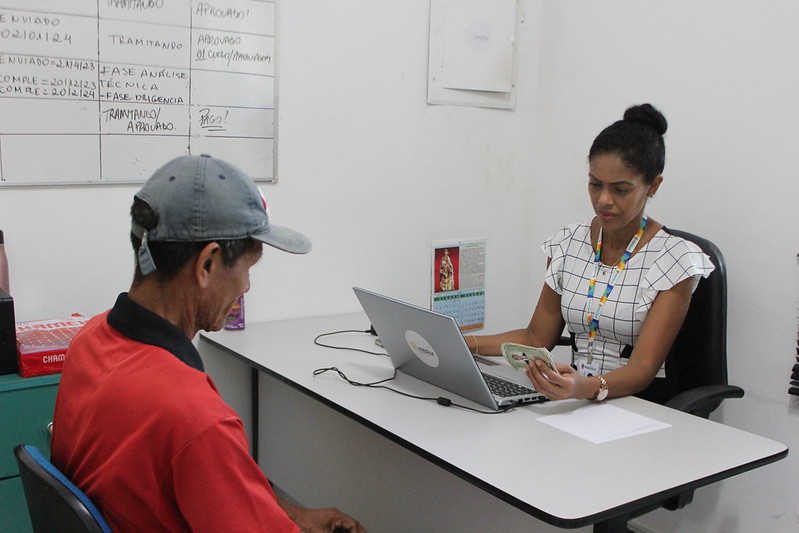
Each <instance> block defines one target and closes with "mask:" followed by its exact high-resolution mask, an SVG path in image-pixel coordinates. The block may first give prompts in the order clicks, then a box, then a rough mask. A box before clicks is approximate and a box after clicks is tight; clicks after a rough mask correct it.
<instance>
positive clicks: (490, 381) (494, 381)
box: [483, 374, 535, 398]
mask: <svg viewBox="0 0 799 533" xmlns="http://www.w3.org/2000/svg"><path fill="white" fill-rule="evenodd" d="M483 377H484V378H485V380H486V384H487V385H488V389H489V390H490V391H491V392H492V393H493V394H494V395H495V396H499V397H500V398H510V397H513V396H524V395H527V394H535V390H533V389H531V388H530V387H524V386H522V385H517V384H516V383H513V382H511V381H506V380H504V379H501V378H498V377H496V376H491V375H489V374H483Z"/></svg>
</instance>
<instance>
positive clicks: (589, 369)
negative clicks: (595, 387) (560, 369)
mask: <svg viewBox="0 0 799 533" xmlns="http://www.w3.org/2000/svg"><path fill="white" fill-rule="evenodd" d="M577 373H579V374H580V375H581V376H585V377H590V376H598V375H599V374H600V372H599V366H597V364H596V362H594V361H592V362H590V363H588V362H586V361H583V362H581V363H580V364H579V365H577Z"/></svg>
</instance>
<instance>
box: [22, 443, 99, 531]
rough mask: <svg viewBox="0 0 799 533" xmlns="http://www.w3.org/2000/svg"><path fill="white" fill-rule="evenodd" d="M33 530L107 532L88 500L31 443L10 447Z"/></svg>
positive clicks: (93, 506) (95, 508) (92, 504)
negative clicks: (15, 459)
mask: <svg viewBox="0 0 799 533" xmlns="http://www.w3.org/2000/svg"><path fill="white" fill-rule="evenodd" d="M14 455H15V456H16V458H17V465H18V466H19V473H20V477H21V479H22V487H23V489H24V490H25V500H26V501H27V503H28V512H29V513H30V517H31V523H32V524H33V531H34V533H52V532H54V531H58V532H59V533H111V528H110V527H108V523H107V522H106V521H105V518H103V515H102V514H101V513H100V511H99V510H98V509H97V507H96V506H95V505H94V503H92V501H91V500H90V499H89V498H88V496H86V494H84V493H83V491H81V490H80V489H79V488H78V487H76V486H75V484H74V483H72V482H71V481H70V480H69V479H67V477H66V476H65V475H64V474H63V473H61V472H60V471H59V470H58V469H57V468H56V467H55V466H53V464H52V463H51V462H50V461H48V460H47V458H45V457H44V455H42V452H41V451H40V450H39V449H38V448H37V447H36V446H31V445H24V444H20V445H19V446H17V447H16V448H14Z"/></svg>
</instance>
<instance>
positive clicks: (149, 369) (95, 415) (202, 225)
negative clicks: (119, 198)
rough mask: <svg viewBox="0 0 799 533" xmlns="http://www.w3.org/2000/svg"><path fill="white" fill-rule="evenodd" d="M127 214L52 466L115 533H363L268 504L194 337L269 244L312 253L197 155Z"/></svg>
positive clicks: (215, 322) (57, 419)
mask: <svg viewBox="0 0 799 533" xmlns="http://www.w3.org/2000/svg"><path fill="white" fill-rule="evenodd" d="M131 216H132V221H133V222H132V230H131V241H132V243H133V248H134V250H135V254H136V272H135V274H134V279H133V283H132V285H131V287H130V290H129V292H127V293H122V294H120V295H119V297H118V298H117V301H116V303H115V305H114V307H113V308H112V309H110V310H109V311H107V312H105V313H103V314H101V315H99V316H96V317H94V318H93V319H92V320H91V321H89V323H88V324H87V325H86V326H85V327H84V328H83V329H81V331H80V332H79V333H78V334H77V335H76V336H75V338H74V339H73V341H72V343H71V345H70V348H69V351H68V353H67V356H66V360H65V363H64V369H63V372H62V376H61V384H60V386H59V389H58V398H57V400H56V407H55V415H54V421H53V438H52V445H51V448H52V460H53V463H54V464H55V465H56V466H57V467H58V468H60V469H61V470H62V471H63V472H64V473H65V474H66V475H67V476H68V477H69V478H70V479H72V481H73V482H74V483H75V484H76V485H78V486H79V487H80V488H81V489H83V490H84V491H85V492H86V493H87V494H88V496H89V497H90V498H92V499H93V500H94V501H95V503H97V504H98V506H99V507H100V508H101V510H102V512H103V514H104V515H105V517H106V519H107V520H108V522H109V524H110V525H111V527H112V529H113V530H114V531H116V532H125V531H130V532H136V533H139V532H144V531H146V532H159V531H164V532H167V531H168V532H182V531H186V532H188V531H195V532H202V531H207V532H225V533H230V532H247V533H251V532H258V531H264V532H297V531H309V532H310V531H314V532H316V531H325V532H334V531H335V532H337V531H349V532H352V533H363V532H364V530H363V528H362V527H361V526H360V524H358V522H357V521H356V520H354V519H353V518H351V517H349V516H347V515H345V514H343V513H341V512H340V511H338V510H336V509H305V508H301V507H297V506H294V505H291V504H289V503H288V502H285V501H283V500H281V499H279V498H277V497H276V496H275V494H274V492H273V491H272V487H271V486H270V484H269V482H268V481H267V479H266V477H265V476H264V475H263V473H262V472H261V470H260V468H259V467H258V465H257V464H256V463H255V462H254V461H253V460H252V458H251V457H250V455H249V446H248V443H247V437H246V435H245V432H244V427H243V425H242V422H241V420H240V419H239V418H238V416H237V415H236V413H235V412H234V411H233V410H232V409H231V408H230V407H229V406H228V405H226V404H225V403H224V402H223V401H222V399H221V397H220V396H219V393H218V392H217V390H216V388H215V386H214V384H213V382H212V381H211V378H210V377H208V375H206V374H205V372H204V369H203V363H202V360H201V359H200V355H199V353H198V352H197V350H196V348H195V346H194V344H193V343H192V341H191V339H193V338H194V337H195V335H196V334H197V332H199V331H200V330H205V331H215V330H219V329H221V328H222V327H223V325H224V323H225V317H226V316H227V314H228V312H229V311H230V308H231V307H232V305H233V303H234V302H235V301H236V300H237V299H238V297H239V296H241V295H242V294H243V293H245V292H247V291H248V290H249V288H250V281H249V269H250V267H252V266H253V265H254V264H255V263H256V262H257V261H258V260H259V259H260V257H261V253H262V246H263V244H264V243H265V244H268V245H270V246H273V247H276V248H279V249H281V250H285V251H288V252H292V253H306V252H308V251H310V249H311V243H310V242H309V241H308V240H307V239H306V238H305V237H304V236H303V235H301V234H299V233H297V232H295V231H292V230H289V229H287V228H282V227H279V226H275V225H273V224H270V223H269V216H268V213H267V209H266V202H265V201H264V200H263V197H262V196H261V194H260V192H259V190H258V188H257V187H256V186H255V184H254V183H253V182H252V180H250V178H248V177H247V176H246V175H245V174H244V173H242V172H241V171H240V170H238V169H237V168H236V167H234V166H232V165H229V164H227V163H225V162H224V161H220V160H218V159H214V158H212V157H210V156H205V155H204V156H183V157H179V158H177V159H174V160H172V161H170V162H169V163H167V164H166V165H164V166H163V167H161V168H160V169H159V170H157V171H156V172H155V174H154V175H153V176H152V177H151V178H150V180H148V181H147V183H146V184H145V185H144V187H143V188H142V189H141V190H140V191H139V192H138V193H137V194H136V197H135V199H134V203H133V207H132V208H131Z"/></svg>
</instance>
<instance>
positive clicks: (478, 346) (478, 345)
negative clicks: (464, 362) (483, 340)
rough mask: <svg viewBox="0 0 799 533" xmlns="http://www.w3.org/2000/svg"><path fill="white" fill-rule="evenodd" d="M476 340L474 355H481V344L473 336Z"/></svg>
mask: <svg viewBox="0 0 799 533" xmlns="http://www.w3.org/2000/svg"><path fill="white" fill-rule="evenodd" d="M471 337H472V339H474V355H480V343H479V342H477V337H475V336H474V335H472V336H471Z"/></svg>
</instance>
